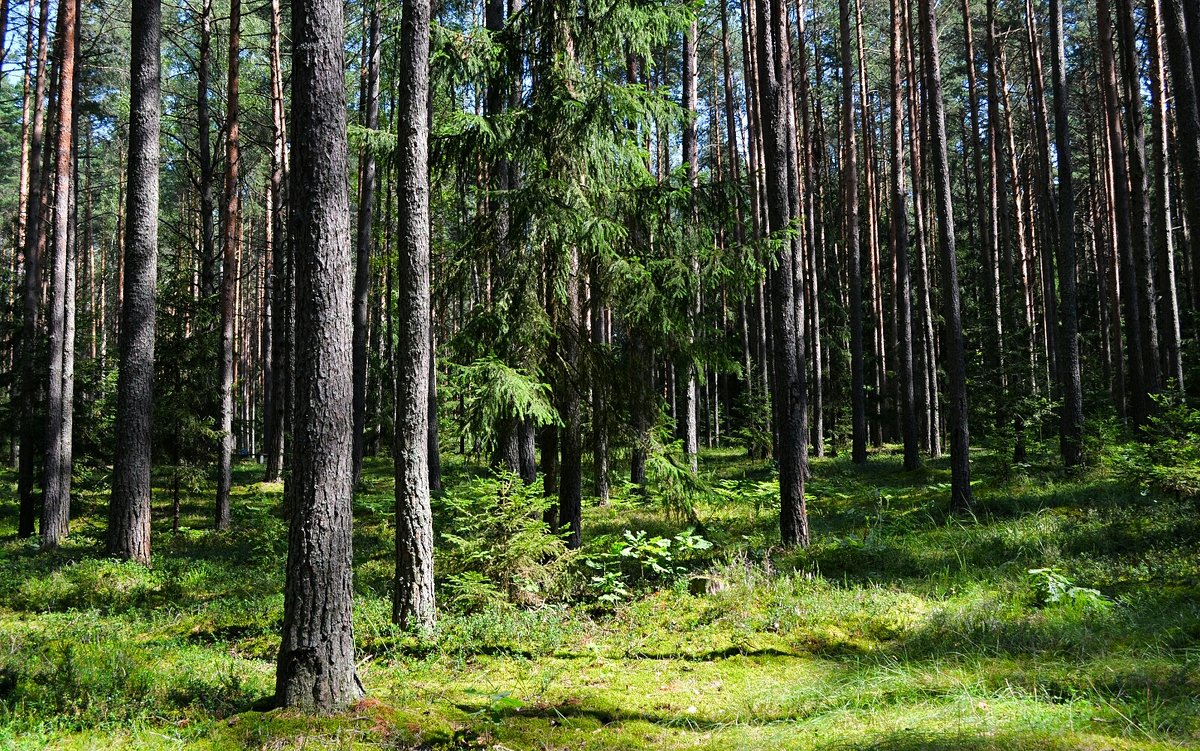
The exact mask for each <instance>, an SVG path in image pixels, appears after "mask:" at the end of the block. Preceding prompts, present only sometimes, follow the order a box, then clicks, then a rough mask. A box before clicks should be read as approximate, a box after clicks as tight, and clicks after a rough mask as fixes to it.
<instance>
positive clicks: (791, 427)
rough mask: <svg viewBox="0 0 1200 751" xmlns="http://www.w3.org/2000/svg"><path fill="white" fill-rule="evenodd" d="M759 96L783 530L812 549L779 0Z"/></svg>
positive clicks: (766, 29) (773, 5)
mask: <svg viewBox="0 0 1200 751" xmlns="http://www.w3.org/2000/svg"><path fill="white" fill-rule="evenodd" d="M757 21H758V23H757V27H758V28H757V32H758V33H757V40H756V41H757V53H758V95H759V101H760V108H761V113H762V126H763V127H762V138H763V154H764V157H765V158H764V160H763V161H764V166H765V167H766V169H765V173H766V179H767V191H766V193H767V204H768V207H769V211H768V223H767V230H768V232H769V233H770V234H771V235H774V236H775V237H776V238H780V240H781V242H780V243H779V248H780V254H781V257H780V262H779V265H778V267H777V268H776V269H775V270H774V272H773V273H772V275H771V306H772V315H773V321H772V325H773V327H774V332H773V340H774V341H773V345H774V372H775V379H774V382H775V389H774V392H773V399H774V405H775V407H774V412H775V416H776V423H777V430H778V433H779V440H778V453H777V459H778V462H779V500H780V514H779V531H780V537H781V539H782V542H783V544H784V545H785V546H794V545H800V546H807V545H808V541H809V535H808V513H807V509H806V507H805V503H804V480H805V466H804V450H805V444H806V442H807V440H808V426H807V425H806V424H805V420H804V411H805V400H806V399H807V394H806V385H805V382H804V381H805V377H806V375H807V374H806V370H805V368H803V367H800V361H799V356H800V351H799V349H798V330H797V327H798V322H797V321H796V305H795V289H796V288H795V285H794V283H793V277H794V273H795V264H794V263H793V259H792V258H791V253H792V252H793V245H792V243H790V242H788V241H787V240H786V239H785V238H786V235H784V234H783V233H785V232H786V231H787V230H788V228H789V227H791V226H792V220H793V219H794V218H795V217H794V216H793V214H792V210H793V204H792V201H791V198H790V191H789V184H788V182H789V170H790V168H789V163H788V162H789V159H788V144H787V138H788V122H787V118H788V110H790V109H792V105H791V102H789V101H787V97H786V92H787V91H788V87H787V83H786V81H785V80H784V75H785V72H786V70H787V69H786V67H785V65H784V58H783V49H784V45H783V41H782V39H783V35H784V34H786V33H787V23H786V11H785V8H784V5H783V2H782V0H760V2H759V3H758V18H757Z"/></svg>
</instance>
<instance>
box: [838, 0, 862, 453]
mask: <svg viewBox="0 0 1200 751" xmlns="http://www.w3.org/2000/svg"><path fill="white" fill-rule="evenodd" d="M838 11H839V19H840V20H839V29H840V38H841V55H842V58H841V61H842V100H841V101H842V151H843V157H842V158H843V160H844V163H843V164H842V165H841V175H842V214H843V219H842V222H843V224H842V243H843V244H844V246H845V249H846V259H847V263H848V264H849V267H850V379H851V381H850V403H851V410H852V419H853V447H852V450H851V457H852V459H853V461H854V462H856V463H862V462H865V461H866V460H867V396H866V375H865V364H864V357H863V310H862V305H863V302H862V256H861V253H860V250H859V224H858V146H857V142H856V138H855V128H854V58H853V57H851V54H850V2H849V0H838Z"/></svg>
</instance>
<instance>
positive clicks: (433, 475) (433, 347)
mask: <svg viewBox="0 0 1200 751" xmlns="http://www.w3.org/2000/svg"><path fill="white" fill-rule="evenodd" d="M430 314H431V316H432V311H431V313H430ZM432 324H433V322H432V320H431V321H430V326H429V429H428V431H427V434H426V435H427V438H426V446H427V449H426V453H427V455H428V456H429V490H430V491H433V492H436V491H439V490H441V489H442V447H441V443H440V442H439V440H438V396H437V393H438V392H437V333H436V331H435V329H434V327H433V325H432ZM522 446H523V444H522ZM522 466H524V465H522ZM522 474H524V472H523V471H522ZM529 482H533V480H529Z"/></svg>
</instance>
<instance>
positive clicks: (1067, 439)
mask: <svg viewBox="0 0 1200 751" xmlns="http://www.w3.org/2000/svg"><path fill="white" fill-rule="evenodd" d="M1050 39H1051V44H1052V45H1053V46H1054V53H1053V54H1054V61H1053V65H1052V71H1051V74H1052V77H1053V88H1054V143H1055V151H1056V155H1057V158H1058V244H1057V248H1058V293H1059V295H1060V300H1059V306H1058V320H1059V323H1060V325H1061V326H1062V331H1061V332H1060V334H1059V337H1058V344H1059V349H1060V355H1059V368H1058V372H1059V380H1060V387H1061V389H1062V399H1063V403H1062V408H1061V412H1060V417H1059V420H1060V423H1059V453H1060V454H1061V455H1062V459H1063V464H1065V465H1066V466H1068V467H1075V466H1078V465H1080V464H1082V463H1083V382H1082V372H1081V368H1080V364H1079V317H1078V316H1079V313H1078V293H1077V292H1076V265H1075V186H1074V178H1073V177H1072V173H1071V170H1072V166H1071V127H1070V105H1069V101H1068V97H1067V57H1066V52H1065V49H1064V47H1063V9H1062V0H1050Z"/></svg>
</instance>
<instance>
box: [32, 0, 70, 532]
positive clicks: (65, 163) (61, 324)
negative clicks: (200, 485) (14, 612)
mask: <svg viewBox="0 0 1200 751" xmlns="http://www.w3.org/2000/svg"><path fill="white" fill-rule="evenodd" d="M78 10H79V5H78V2H77V0H62V1H61V2H60V3H59V5H58V32H57V33H58V43H57V67H58V84H57V88H58V98H57V111H56V112H55V121H56V122H57V125H58V127H57V128H56V130H55V134H56V137H55V145H54V151H55V164H54V246H53V247H52V248H51V253H50V264H49V272H50V278H49V301H48V302H49V304H48V306H47V316H46V317H47V328H48V329H49V333H50V368H49V372H50V380H49V386H48V388H47V390H46V424H45V428H46V445H45V466H44V473H45V491H44V492H43V495H42V517H41V525H40V526H41V536H42V547H44V548H53V547H57V546H58V543H59V541H60V540H62V538H64V537H66V536H67V530H68V520H69V517H70V513H71V460H72V441H71V410H72V397H73V395H72V394H71V392H69V391H67V390H66V389H65V388H64V386H65V381H66V380H68V379H70V380H73V378H74V377H73V375H72V374H69V373H68V372H67V367H66V366H67V363H66V355H67V349H68V344H67V332H68V321H67V308H68V303H67V297H68V295H69V294H70V292H69V291H68V289H67V276H68V266H69V262H70V253H71V246H70V239H71V238H70V225H71V186H72V180H71V178H72V175H71V168H72V165H73V163H74V158H73V157H74V138H73V136H72V134H73V132H74V128H73V126H74V123H75V118H74V102H75V62H76V56H75V46H76V44H77V39H76V23H75V22H76V17H77V13H78ZM70 328H71V329H72V330H73V329H74V322H71V323H70Z"/></svg>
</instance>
